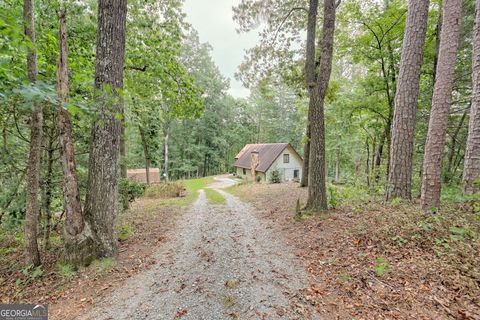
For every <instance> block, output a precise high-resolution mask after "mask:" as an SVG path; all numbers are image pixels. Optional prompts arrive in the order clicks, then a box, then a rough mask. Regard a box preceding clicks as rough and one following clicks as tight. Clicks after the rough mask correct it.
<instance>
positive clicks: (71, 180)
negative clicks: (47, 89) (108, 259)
mask: <svg viewBox="0 0 480 320" xmlns="http://www.w3.org/2000/svg"><path fill="white" fill-rule="evenodd" d="M58 18H59V22H60V28H59V44H60V54H59V56H58V61H57V98H58V103H59V107H58V110H57V128H58V137H59V140H60V164H61V167H62V173H63V208H64V210H65V228H64V236H65V250H64V259H65V260H66V261H67V262H69V263H71V264H73V265H85V264H89V263H90V262H91V261H92V260H93V259H94V258H95V257H94V255H93V252H92V250H90V246H91V245H92V243H93V239H92V234H91V229H90V227H89V225H86V223H85V221H84V218H83V212H82V204H81V202H80V188H79V183H78V177H77V170H76V167H75V147H74V144H73V135H72V120H71V118H70V113H69V112H68V111H67V110H66V109H65V107H66V103H67V101H68V46H67V22H66V13H65V11H64V10H63V11H60V12H59V13H58Z"/></svg>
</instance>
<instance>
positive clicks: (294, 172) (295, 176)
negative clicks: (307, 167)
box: [293, 170, 299, 179]
mask: <svg viewBox="0 0 480 320" xmlns="http://www.w3.org/2000/svg"><path fill="white" fill-rule="evenodd" d="M298 173H299V171H298V170H293V179H298Z"/></svg>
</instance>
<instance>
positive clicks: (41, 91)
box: [0, 0, 480, 267]
mask: <svg viewBox="0 0 480 320" xmlns="http://www.w3.org/2000/svg"><path fill="white" fill-rule="evenodd" d="M182 6H183V1H182V0H129V1H127V0H121V1H114V0H99V1H94V0H85V1H70V0H62V1H45V0H36V1H34V0H24V1H20V0H4V1H2V0H0V131H1V139H0V150H1V152H0V186H1V187H0V223H1V228H0V233H9V232H18V230H23V231H22V232H20V233H21V237H22V239H23V240H22V244H23V246H24V250H25V253H24V259H23V260H24V261H22V264H24V265H27V266H28V265H31V266H35V267H37V266H40V265H42V252H44V251H45V250H48V248H49V244H50V242H51V241H52V239H51V238H52V237H53V235H52V230H53V229H54V227H56V225H55V224H56V223H57V224H58V223H60V225H61V226H62V227H63V229H64V230H63V236H62V239H61V241H62V246H63V248H64V252H63V255H62V259H63V260H65V261H67V262H69V263H71V264H73V265H76V266H81V265H88V264H90V263H91V262H92V261H94V260H95V259H98V258H104V257H114V256H116V255H117V253H118V250H117V232H118V230H117V224H116V222H117V218H118V216H119V215H120V214H121V212H123V211H125V210H128V200H127V201H125V197H126V196H128V193H129V192H133V191H132V190H131V189H133V188H136V187H138V185H136V183H133V182H132V181H130V180H128V179H127V177H126V170H127V168H130V169H132V168H143V169H145V170H146V172H147V173H148V172H149V171H150V169H151V168H159V175H160V180H162V181H165V182H166V181H170V180H174V181H175V180H183V179H190V178H194V177H195V178H198V177H207V176H211V175H216V174H222V173H233V172H234V167H233V164H234V160H235V159H234V158H235V155H236V154H237V153H238V152H239V151H240V150H241V149H242V147H243V146H244V145H245V144H247V143H269V142H272V143H273V142H287V143H291V144H292V146H293V147H294V148H295V149H296V150H297V151H298V152H299V153H300V154H303V156H304V160H305V161H304V168H303V176H302V177H301V181H299V182H300V185H297V184H295V185H293V184H292V188H300V187H305V188H308V200H307V201H306V203H305V204H302V208H299V209H300V211H301V212H303V213H311V212H324V211H327V210H328V209H329V207H335V206H338V205H339V204H338V203H336V201H338V199H336V198H335V193H334V192H335V191H332V190H336V189H334V186H338V185H341V186H348V187H351V188H353V190H355V191H354V193H355V194H360V193H361V194H367V195H369V197H371V198H372V199H376V200H378V201H381V202H384V203H392V202H393V203H395V202H405V203H407V204H409V205H412V206H415V205H416V204H417V203H418V202H420V204H421V208H422V210H423V211H424V213H425V214H441V212H442V207H443V206H444V205H445V204H446V203H449V202H452V201H454V202H455V201H456V202H462V203H468V204H472V203H473V205H472V206H470V207H469V210H470V209H472V210H478V204H477V203H476V202H475V201H478V193H477V192H478V186H479V183H480V181H479V180H478V179H479V177H480V76H479V74H480V0H476V1H475V0H463V1H462V0H431V1H429V0H408V1H406V0H383V1H376V0H367V1H362V0H337V1H335V0H325V1H318V0H310V1H300V0H295V1H280V0H242V1H240V3H239V4H238V5H237V6H236V7H234V8H233V19H234V21H235V22H236V24H237V27H238V32H239V33H248V32H258V31H259V32H260V33H259V37H260V42H259V43H258V44H257V46H256V47H253V48H250V49H249V50H247V52H246V55H245V60H244V61H243V63H242V64H241V65H240V66H239V68H238V72H237V74H236V77H237V78H238V79H239V80H240V81H242V83H243V84H244V85H245V87H248V88H249V89H250V95H249V96H248V97H247V98H238V97H233V96H232V95H231V94H229V91H228V89H229V79H228V78H226V77H225V76H224V75H222V74H221V72H220V71H219V68H218V67H217V66H216V64H215V62H214V60H213V58H212V54H211V50H212V48H211V46H210V45H209V44H208V43H202V42H201V41H200V39H199V35H198V32H197V31H196V30H195V29H194V28H193V27H192V26H191V25H190V24H189V23H188V22H187V21H186V17H185V13H184V11H183V7H182ZM213 9H214V8H212V10H213ZM206 19H208V18H207V17H206ZM147 177H149V175H148V174H147ZM267 179H268V177H267ZM146 182H147V184H150V181H149V180H148V178H147V181H146ZM144 187H145V186H140V188H144ZM142 190H143V189H142ZM125 194H127V195H125ZM419 198H420V200H419V201H417V200H418V199H419ZM292 205H294V204H292ZM385 214H395V212H386V213H385ZM12 230H14V231H12ZM0 239H1V237H0Z"/></svg>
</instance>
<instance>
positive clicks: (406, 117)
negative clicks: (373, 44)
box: [386, 0, 429, 200]
mask: <svg viewBox="0 0 480 320" xmlns="http://www.w3.org/2000/svg"><path fill="white" fill-rule="evenodd" d="M428 5H429V0H409V2H408V17H407V25H406V28H405V35H404V40H403V47H402V57H401V60H400V73H399V77H398V80H397V92H396V94H395V111H394V116H393V129H392V142H391V147H390V168H389V173H388V182H387V188H386V189H387V190H386V191H387V192H386V193H387V200H391V199H394V198H403V199H411V189H412V165H413V148H414V142H415V141H414V138H415V137H414V133H415V123H416V119H415V118H416V110H417V100H418V93H419V85H420V70H421V66H422V61H423V52H424V48H423V46H424V43H425V35H426V30H427V18H428Z"/></svg>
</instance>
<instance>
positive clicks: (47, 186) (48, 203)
mask: <svg viewBox="0 0 480 320" xmlns="http://www.w3.org/2000/svg"><path fill="white" fill-rule="evenodd" d="M55 132H56V128H55V127H54V126H52V127H51V129H50V130H49V133H48V142H47V150H46V151H45V153H46V156H44V159H45V163H46V167H47V172H46V173H45V178H44V182H43V183H44V193H43V209H44V212H45V220H44V222H45V228H44V233H43V244H44V248H45V249H46V250H48V249H49V248H50V228H51V218H52V188H53V185H52V178H53V177H52V176H53V162H54V159H53V156H54V152H55V149H54V148H53V140H54V139H55Z"/></svg>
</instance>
